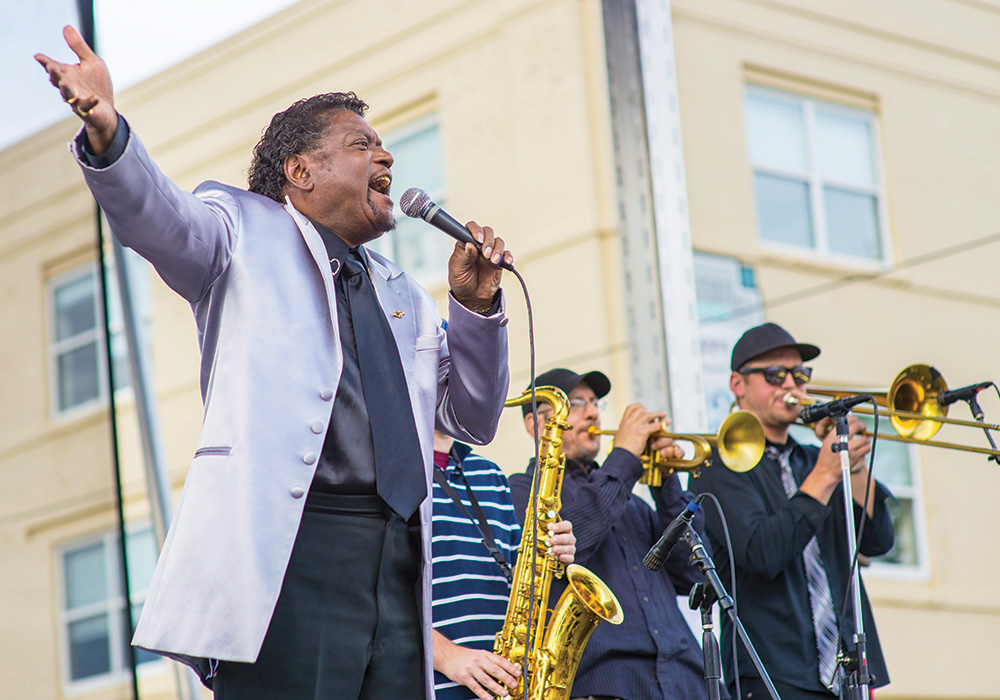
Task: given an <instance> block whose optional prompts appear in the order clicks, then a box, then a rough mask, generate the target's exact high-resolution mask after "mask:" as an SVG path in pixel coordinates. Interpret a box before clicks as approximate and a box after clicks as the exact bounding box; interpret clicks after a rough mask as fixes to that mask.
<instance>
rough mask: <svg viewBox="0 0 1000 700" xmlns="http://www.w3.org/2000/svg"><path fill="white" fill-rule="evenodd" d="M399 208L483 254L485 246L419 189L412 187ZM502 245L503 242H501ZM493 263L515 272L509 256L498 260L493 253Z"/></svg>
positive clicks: (494, 252) (402, 199) (400, 199)
mask: <svg viewBox="0 0 1000 700" xmlns="http://www.w3.org/2000/svg"><path fill="white" fill-rule="evenodd" d="M399 208H400V209H402V210H403V213H404V214H406V215H407V216H410V217H413V218H414V219H423V220H424V221H426V222H427V223H429V224H430V225H431V226H434V227H435V228H437V229H438V230H440V231H443V232H444V233H447V234H448V235H449V236H451V237H452V238H454V239H455V240H456V241H458V242H459V243H471V244H472V245H474V246H475V247H476V250H478V251H479V252H480V253H482V252H483V244H482V243H480V242H479V241H477V240H476V239H475V238H473V237H472V234H471V233H470V232H469V229H467V228H466V227H465V226H463V225H462V224H460V223H458V220H456V219H455V217H453V216H452V215H451V214H449V213H448V212H446V211H445V210H444V209H442V208H441V207H440V206H438V205H437V204H435V203H434V202H432V201H431V198H430V196H429V195H428V194H427V193H426V192H424V191H423V190H422V189H420V188H419V187H411V188H410V189H408V190H406V192H404V193H403V196H402V197H400V198H399ZM501 243H502V241H501ZM491 253H492V255H491V261H492V262H493V263H494V264H495V265H499V266H500V267H502V268H504V269H505V270H513V269H514V263H513V260H512V259H511V258H510V257H509V255H510V254H509V253H508V255H507V256H506V257H505V256H504V255H503V254H502V251H501V253H500V257H499V259H497V252H496V251H495V250H494V251H491Z"/></svg>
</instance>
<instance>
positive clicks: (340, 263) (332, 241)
mask: <svg viewBox="0 0 1000 700" xmlns="http://www.w3.org/2000/svg"><path fill="white" fill-rule="evenodd" d="M310 221H312V223H313V226H315V227H316V231H318V232H319V235H320V237H321V238H322V239H323V244H324V245H325V246H326V252H327V255H328V256H329V258H330V266H331V271H334V272H335V273H337V274H335V278H334V288H335V289H336V293H337V322H338V324H339V326H340V349H341V356H342V357H343V360H344V368H343V370H342V371H341V374H340V383H339V384H338V385H337V395H336V398H335V399H334V402H333V414H332V415H331V416H330V427H329V429H328V430H327V432H326V440H325V441H324V443H323V452H322V454H321V455H320V458H319V464H318V465H317V467H316V474H315V476H314V477H313V482H312V488H311V490H312V491H321V492H323V493H339V494H352V495H356V494H373V493H376V482H375V447H374V443H373V441H372V428H371V423H370V422H369V418H368V408H367V405H366V404H365V395H364V391H363V389H362V386H361V365H359V364H358V348H357V345H356V343H355V341H354V319H353V318H351V305H350V303H349V301H348V299H347V290H346V288H345V280H344V277H343V276H342V275H340V274H339V273H340V271H341V270H343V269H344V264H345V262H346V258H347V256H348V255H349V254H350V252H351V248H350V246H348V245H347V243H345V242H344V241H343V239H341V238H340V237H339V236H337V235H336V234H334V233H332V232H331V231H330V230H329V229H327V228H326V227H324V226H323V225H322V224H319V223H317V222H316V221H313V220H312V219H310ZM362 257H364V256H363V254H362Z"/></svg>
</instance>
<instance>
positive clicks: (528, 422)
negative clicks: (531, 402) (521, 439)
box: [524, 413, 535, 438]
mask: <svg viewBox="0 0 1000 700" xmlns="http://www.w3.org/2000/svg"><path fill="white" fill-rule="evenodd" d="M524 429H525V430H526V431H527V432H528V435H530V436H531V437H532V438H534V437H535V414H533V413H526V414H524Z"/></svg>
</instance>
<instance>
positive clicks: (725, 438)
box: [715, 411, 766, 472]
mask: <svg viewBox="0 0 1000 700" xmlns="http://www.w3.org/2000/svg"><path fill="white" fill-rule="evenodd" d="M715 442H716V448H717V449H718V450H719V457H720V458H721V459H722V463H723V464H725V465H726V467H727V468H728V469H729V470H730V471H734V472H748V471H750V470H751V469H753V468H754V467H756V466H757V464H758V463H760V460H761V457H763V456H764V446H765V444H766V438H765V437H764V426H762V425H761V424H760V421H759V420H757V416H755V415H754V414H752V413H750V412H749V411H735V412H733V413H730V414H729V415H728V416H726V419H725V420H724V421H722V425H721V426H719V433H718V435H717V436H716V440H715Z"/></svg>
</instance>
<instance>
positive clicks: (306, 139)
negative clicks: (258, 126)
mask: <svg viewBox="0 0 1000 700" xmlns="http://www.w3.org/2000/svg"><path fill="white" fill-rule="evenodd" d="M338 109H346V110H349V111H351V112H354V113H355V114H358V115H360V116H362V117H363V116H365V112H366V111H367V110H368V105H367V104H365V102H364V101H363V100H362V99H361V98H359V97H358V96H357V95H355V94H354V93H353V92H328V93H325V94H322V95H316V96H314V97H308V98H305V99H302V100H299V101H298V102H296V103H295V104H293V105H292V106H291V107H289V108H288V109H286V110H285V111H284V112H278V113H277V114H275V115H274V117H272V119H271V123H270V124H269V125H268V127H267V129H265V130H264V135H263V136H261V137H260V141H258V142H257V145H256V146H254V149H253V157H252V159H251V160H250V171H249V173H248V174H247V189H249V190H250V191H251V192H256V193H257V194H262V195H264V196H265V197H270V198H271V199H273V200H274V201H276V202H283V201H284V199H285V185H286V184H287V180H286V179H285V170H284V167H285V159H286V158H288V156H291V155H294V154H296V153H308V152H309V151H312V150H314V149H315V148H316V147H317V146H318V145H319V142H320V140H321V139H322V138H323V134H324V132H325V131H326V129H327V127H328V126H329V125H330V121H329V119H326V117H327V115H329V114H330V112H334V111H336V110H338Z"/></svg>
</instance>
